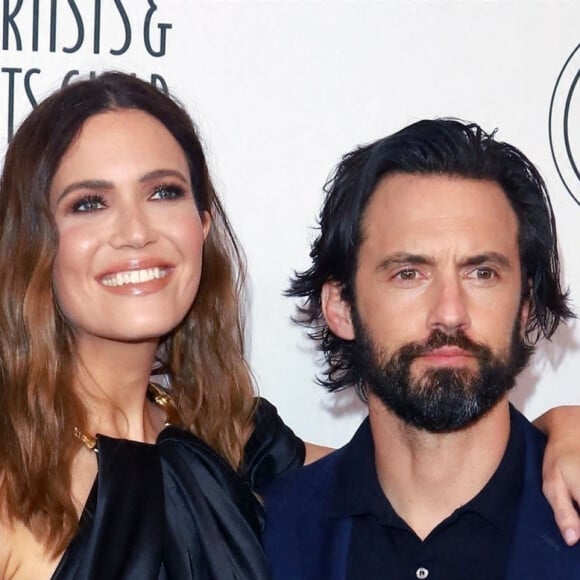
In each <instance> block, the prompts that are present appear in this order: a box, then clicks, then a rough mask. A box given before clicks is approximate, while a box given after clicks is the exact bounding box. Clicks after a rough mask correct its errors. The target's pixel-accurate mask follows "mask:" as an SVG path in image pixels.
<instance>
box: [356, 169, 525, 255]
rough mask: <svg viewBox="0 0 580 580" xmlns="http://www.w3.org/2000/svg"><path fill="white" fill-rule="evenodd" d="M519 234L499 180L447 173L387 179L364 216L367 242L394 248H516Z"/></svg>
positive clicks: (427, 250) (417, 250)
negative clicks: (445, 174)
mask: <svg viewBox="0 0 580 580" xmlns="http://www.w3.org/2000/svg"><path fill="white" fill-rule="evenodd" d="M517 232H518V221H517V217H516V215H515V212H514V211H513V209H512V207H511V205H510V203H509V201H508V199H507V197H506V195H505V193H504V192H503V190H502V188H501V187H500V186H499V185H498V184H497V183H495V182H493V181H484V180H475V179H466V178H462V177H455V176H451V177H450V176H444V175H416V174H403V173H397V174H394V175H390V176H388V177H386V178H384V179H383V180H381V182H380V183H379V184H378V186H377V187H376V188H375V191H374V192H373V194H372V196H371V199H370V200H369V203H368V205H367V208H366V210H365V213H364V216H363V218H362V244H363V245H366V244H371V245H375V246H377V247H381V248H382V251H389V252H391V251H393V252H397V251H398V252H413V253H419V254H421V253H424V254H426V255H429V254H432V252H433V251H436V250H441V249H445V248H447V247H449V248H450V249H453V248H456V249H457V251H458V252H459V250H461V251H462V252H463V253H465V254H469V253H479V252H481V251H486V252H489V251H503V250H502V248H503V249H507V248H509V249H510V251H511V250H512V249H514V248H516V247H517ZM459 253H461V252H459Z"/></svg>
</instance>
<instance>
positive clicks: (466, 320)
mask: <svg viewBox="0 0 580 580" xmlns="http://www.w3.org/2000/svg"><path fill="white" fill-rule="evenodd" d="M431 292H432V296H431V302H430V308H429V313H428V317H427V325H428V327H429V329H431V330H435V329H437V330H440V331H442V332H444V333H445V334H455V333H456V332H457V331H458V330H466V329H468V328H469V327H470V326H471V319H470V313H469V308H468V297H467V295H466V292H465V289H464V288H463V286H462V284H461V281H460V280H459V279H458V278H457V276H449V277H447V278H445V279H440V280H437V281H435V283H434V284H433V287H432V289H431Z"/></svg>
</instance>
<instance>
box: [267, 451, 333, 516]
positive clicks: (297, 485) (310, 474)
mask: <svg viewBox="0 0 580 580" xmlns="http://www.w3.org/2000/svg"><path fill="white" fill-rule="evenodd" d="M343 453H344V447H343V448H341V449H337V450H336V451H333V452H332V453H330V454H328V455H327V456H325V457H323V458H322V459H319V460H318V461H316V462H315V463H311V464H310V465H306V466H304V467H301V468H300V469H297V470H296V471H293V472H292V473H289V474H288V475H285V476H283V477H280V478H278V479H276V480H275V481H273V482H272V483H270V484H268V485H267V486H265V487H264V488H262V489H261V490H260V494H261V495H263V496H264V498H265V505H266V509H267V510H268V509H274V508H275V507H281V506H282V505H284V506H287V505H290V504H291V503H292V502H293V500H295V499H300V501H304V499H305V498H308V497H313V496H316V495H317V494H319V493H323V494H324V495H327V494H328V490H329V489H330V486H331V485H332V484H333V482H334V481H335V478H334V475H335V473H336V470H337V469H338V465H339V463H340V460H341V458H342V455H343Z"/></svg>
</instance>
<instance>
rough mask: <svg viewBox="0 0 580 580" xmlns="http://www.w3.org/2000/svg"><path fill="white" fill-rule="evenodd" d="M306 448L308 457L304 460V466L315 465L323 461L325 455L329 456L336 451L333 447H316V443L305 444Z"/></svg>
mask: <svg viewBox="0 0 580 580" xmlns="http://www.w3.org/2000/svg"><path fill="white" fill-rule="evenodd" d="M304 445H305V446H306V457H305V458H304V465H308V464H309V463H314V462H315V461H318V460H319V459H322V458H323V457H324V456H325V455H328V454H329V453H331V452H332V451H334V449H333V448H332V447H324V446H322V445H315V444H314V443H308V442H307V441H305V442H304Z"/></svg>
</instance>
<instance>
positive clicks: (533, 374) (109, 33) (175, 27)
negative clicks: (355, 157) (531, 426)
mask: <svg viewBox="0 0 580 580" xmlns="http://www.w3.org/2000/svg"><path fill="white" fill-rule="evenodd" d="M19 4H20V7H19ZM36 4H42V6H40V7H36V6H35V5H36ZM18 8H19V9H18ZM35 8H36V10H37V12H36V13H35ZM0 18H2V22H1V23H0V35H1V46H0V95H1V96H0V148H1V150H2V151H3V150H4V148H5V144H6V142H7V139H8V133H9V130H10V123H11V119H13V123H14V125H17V124H18V121H19V119H21V118H22V117H23V116H24V115H25V114H26V113H27V112H28V111H29V110H30V108H31V101H34V100H39V99H40V98H41V97H42V96H45V95H46V94H47V93H49V92H50V91H51V90H53V89H55V88H57V87H58V86H60V84H61V83H62V81H63V78H64V77H65V76H66V75H67V73H68V74H69V76H74V74H75V73H74V72H72V73H71V72H70V71H79V72H80V73H81V74H88V73H89V72H90V71H100V70H102V69H120V70H124V71H127V72H134V73H136V74H138V76H140V77H142V78H147V79H149V78H151V76H152V75H157V78H158V82H162V81H165V82H166V84H167V85H168V86H169V88H170V90H171V91H173V92H174V93H175V94H176V95H177V96H178V97H179V98H180V100H181V101H182V102H183V103H184V104H185V105H186V106H187V108H188V110H189V111H190V113H191V114H192V116H193V117H194V119H195V120H196V121H197V122H198V124H199V126H200V129H201V133H202V136H203V139H204V142H205V144H206V150H207V152H208V157H209V161H210V165H211V168H212V172H213V176H214V179H215V181H216V184H217V186H218V190H219V191H220V193H221V194H222V197H223V199H224V201H225V205H226V208H227V211H228V214H229V216H230V218H231V220H232V222H233V224H234V227H235V230H236V232H237V233H238V235H239V237H240V239H241V242H242V245H243V247H244V248H245V251H246V254H247V258H248V263H249V272H250V282H251V294H252V304H251V312H250V329H249V339H250V340H249V345H248V354H249V357H250V360H251V363H252V366H253V369H254V372H255V375H256V378H257V382H258V384H259V387H260V391H261V393H262V394H263V395H265V396H267V397H268V398H269V399H270V400H272V401H273V402H274V403H275V404H276V405H277V406H278V408H279V410H280V412H281V414H282V415H283V417H284V418H285V419H286V421H287V422H288V423H289V424H290V425H292V426H293V427H294V428H295V430H296V431H297V432H298V433H299V434H300V435H301V436H303V437H305V438H307V439H310V440H313V441H317V442H320V443H325V444H329V445H339V444H341V443H343V442H345V441H346V440H347V439H348V437H349V436H350V434H351V433H352V431H353V430H354V428H355V426H356V425H357V424H358V423H359V422H360V418H361V416H362V413H364V409H362V407H361V406H360V405H357V404H356V403H353V400H352V397H350V396H349V395H348V394H346V395H342V396H336V395H328V394H326V393H324V391H323V390H322V388H320V387H318V386H316V385H315V384H314V376H315V374H316V372H317V367H316V364H315V360H316V353H315V351H314V349H313V347H312V345H311V344H310V342H309V340H308V339H307V337H306V336H305V334H304V331H303V330H302V329H300V328H299V327H296V326H295V325H294V324H293V323H292V322H291V320H290V317H291V315H292V314H293V313H294V309H295V306H296V305H295V303H294V302H292V301H291V300H288V299H285V298H283V297H282V291H283V290H284V289H285V288H286V286H287V284H288V280H289V276H290V274H291V273H292V271H293V269H299V270H300V269H303V268H305V267H307V266H308V263H309V262H308V251H309V243H310V241H311V240H312V238H313V236H314V231H313V226H314V225H315V223H316V222H315V219H316V214H317V211H318V208H319V205H320V201H321V198H322V196H321V188H322V185H323V183H324V181H325V179H326V177H327V175H328V173H329V171H330V170H331V168H332V167H333V166H334V165H335V164H336V162H337V161H338V160H339V158H340V156H341V155H342V154H343V153H345V152H346V151H349V150H350V149H352V148H353V147H354V146H355V145H357V144H360V143H364V142H367V141H369V140H373V139H376V138H378V137H381V136H384V135H385V134H387V133H390V132H393V131H395V130H397V129H399V128H401V127H402V126H403V125H406V124H407V123H409V122H411V121H414V120H417V119H420V118H423V117H434V116H449V115H450V116H455V117H461V118H464V119H468V120H473V121H476V122H478V123H480V124H481V125H483V126H484V128H486V129H493V128H495V127H497V128H499V132H498V137H499V138H500V139H502V140H506V141H509V142H511V143H513V144H515V145H517V146H518V147H520V148H521V149H522V150H523V151H524V152H525V153H526V154H527V155H528V156H529V157H530V158H531V159H532V160H533V161H534V162H535V163H536V164H537V165H538V166H539V168H540V170H541V171H542V173H543V175H544V177H545V179H546V180H547V182H548V184H549V188H550V191H551V195H552V201H553V204H554V208H555V212H556V214H557V219H558V227H559V236H560V245H561V252H562V261H563V270H564V277H565V283H566V284H569V285H570V287H571V291H572V298H573V299H574V301H575V303H576V304H577V305H579V306H580V257H578V256H577V252H576V250H577V248H578V246H579V242H580V228H579V227H578V226H579V225H580V206H579V205H578V204H577V203H576V202H575V201H574V198H573V196H572V194H573V195H574V196H575V197H576V198H579V199H580V179H579V177H578V176H577V171H576V172H575V171H574V164H576V166H580V125H579V123H580V96H577V93H578V92H579V91H576V80H577V74H578V72H579V71H580V54H578V53H580V50H579V51H578V53H575V52H574V51H575V49H576V47H577V46H578V45H579V44H580V32H579V25H580V2H576V1H574V0H570V1H563V0H561V1H557V0H545V1H537V2H534V1H524V0H522V1H519V2H516V1H512V2H508V1H505V0H503V1H499V0H498V1H496V2H489V1H486V2H484V1H463V2H458V1H456V2H452V1H443V0H439V1H437V0H432V1H430V2H423V1H421V2H419V1H407V2H402V1H399V2H395V1H391V2H370V1H361V0H359V1H357V2H352V1H351V2H338V1H333V2H332V1H326V2H322V1H320V2H314V1H286V2H274V1H272V2H257V1H254V2H251V1H238V2H225V1H224V2H217V1H215V2H210V1H205V2H202V1H196V0H157V1H156V2H154V1H153V0H94V1H93V2H86V1H85V0H83V1H82V2H81V1H80V0H68V1H67V2H65V1H64V0H60V1H58V0H53V1H52V2H48V1H46V2H45V1H44V0H42V2H35V1H34V0H22V2H21V3H19V1H18V0H2V12H1V13H0ZM111 50H113V51H116V52H118V53H121V54H112V53H111ZM568 59H569V61H568V65H567V66H566V67H565V64H566V61H567V60H568ZM563 69H564V70H563ZM561 72H562V74H561V76H560V82H559V84H558V86H557V90H556V91H555V97H554V102H553V107H552V145H553V148H554V152H555V159H556V160H557V162H558V165H556V163H555V160H554V159H553V157H552V154H551V148H550V132H549V126H550V123H549V114H550V103H551V100H552V96H553V93H554V89H555V87H556V84H557V80H558V78H559V75H560V73H561ZM159 77H160V78H161V80H159ZM31 97H32V98H31ZM576 160H577V161H576ZM557 167H558V168H559V172H560V173H561V174H562V177H563V179H561V177H560V175H559V172H558V168H557ZM565 183H566V184H567V187H566V185H565ZM568 189H569V190H570V191H568ZM579 348H580V324H572V325H570V326H569V327H567V328H563V329H561V330H560V331H559V332H558V334H557V336H556V337H555V338H554V340H553V344H552V345H542V346H541V348H540V349H539V351H538V353H537V355H536V357H535V361H534V363H533V365H532V366H531V368H530V369H528V370H527V371H526V372H525V373H524V375H522V377H521V378H520V381H519V385H518V387H517V388H516V390H515V392H514V393H513V396H512V398H513V400H514V401H515V402H516V403H517V404H518V406H519V407H520V408H522V409H523V410H524V412H525V413H526V414H527V415H528V416H530V417H533V416H535V415H537V414H538V413H540V412H541V411H543V410H544V409H546V408H547V407H549V406H552V405H555V404H562V403H580V376H579V375H580V373H579V371H580V350H579Z"/></svg>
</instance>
